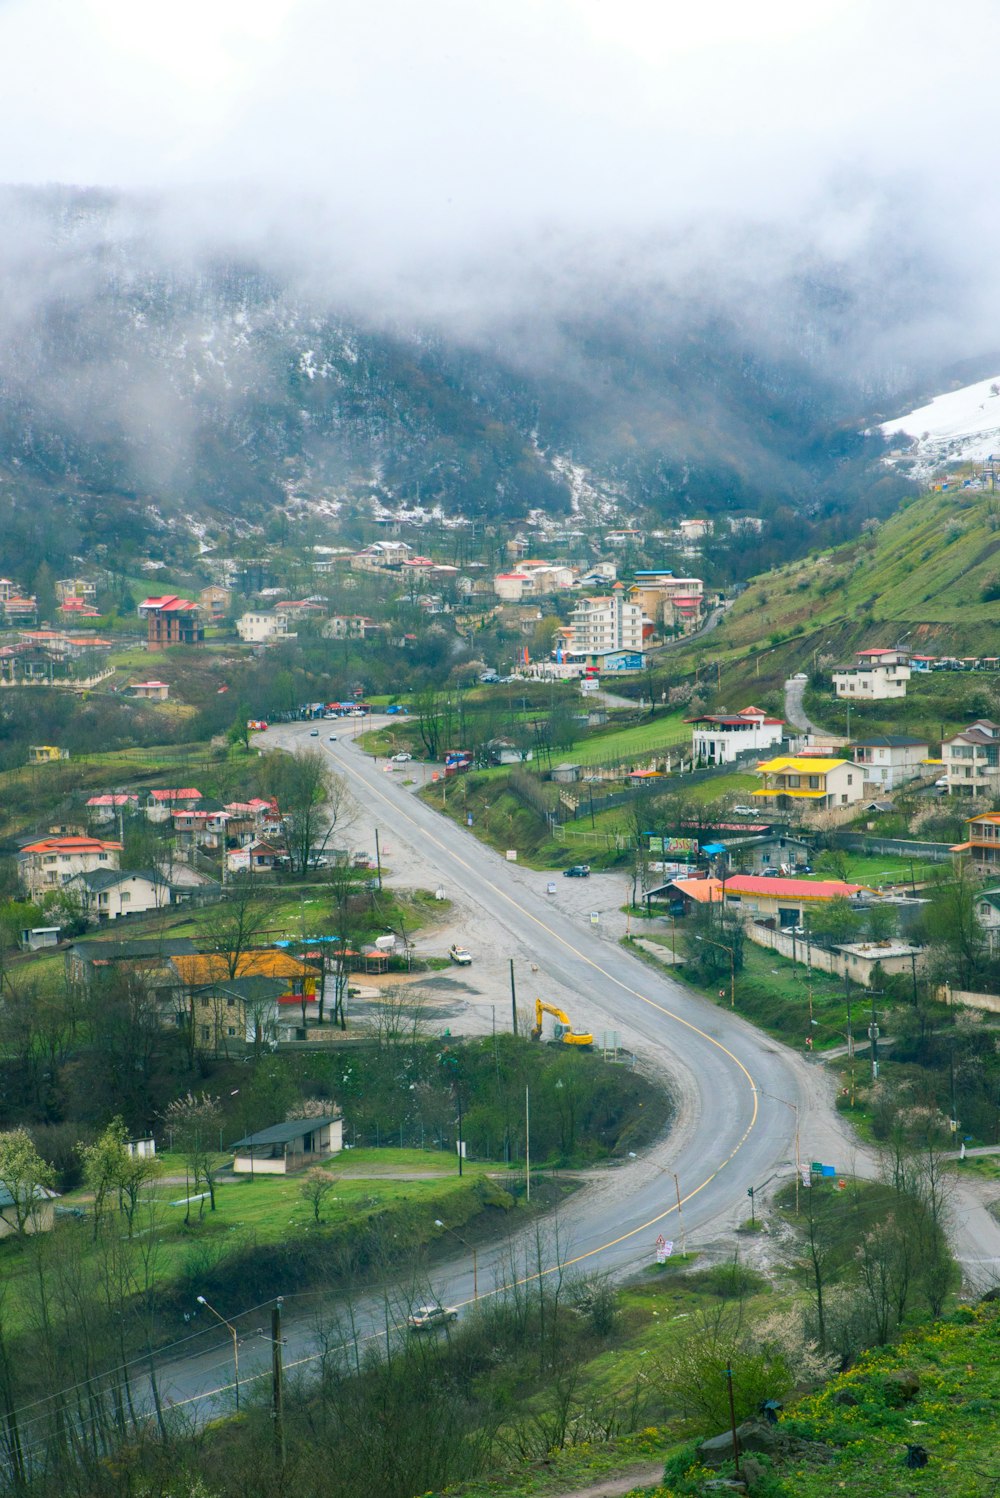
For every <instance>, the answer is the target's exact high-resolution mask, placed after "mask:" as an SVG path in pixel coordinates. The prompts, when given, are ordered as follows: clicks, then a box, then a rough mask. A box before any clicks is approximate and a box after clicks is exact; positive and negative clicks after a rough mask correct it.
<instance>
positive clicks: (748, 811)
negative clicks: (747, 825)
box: [733, 806, 755, 817]
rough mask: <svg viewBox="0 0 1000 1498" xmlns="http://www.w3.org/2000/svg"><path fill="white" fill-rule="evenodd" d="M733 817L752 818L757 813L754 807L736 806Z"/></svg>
mask: <svg viewBox="0 0 1000 1498" xmlns="http://www.w3.org/2000/svg"><path fill="white" fill-rule="evenodd" d="M733 815H734V816H736V817H752V816H754V815H755V813H754V809H753V807H752V806H734V807H733Z"/></svg>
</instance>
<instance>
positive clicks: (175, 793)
mask: <svg viewBox="0 0 1000 1498" xmlns="http://www.w3.org/2000/svg"><path fill="white" fill-rule="evenodd" d="M201 799H202V795H201V791H198V790H195V788H194V787H193V786H187V787H184V788H182V789H180V790H162V791H150V793H149V799H148V800H147V802H146V805H145V807H144V808H143V809H144V811H145V813H146V820H147V821H149V822H169V821H170V818H171V817H172V816H173V814H174V812H175V811H193V810H194V808H195V807H196V806H197V805H198V803H199V802H200V801H201Z"/></svg>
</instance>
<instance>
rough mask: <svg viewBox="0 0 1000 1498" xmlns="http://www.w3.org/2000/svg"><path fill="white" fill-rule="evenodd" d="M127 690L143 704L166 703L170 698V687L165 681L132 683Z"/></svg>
mask: <svg viewBox="0 0 1000 1498" xmlns="http://www.w3.org/2000/svg"><path fill="white" fill-rule="evenodd" d="M125 690H126V691H127V692H128V693H129V695H130V696H132V697H138V698H139V699H140V701H143V702H166V700H167V698H168V697H169V696H170V687H169V686H168V685H167V683H166V682H165V681H132V682H130V683H129V685H128V686H127V687H126V688H125Z"/></svg>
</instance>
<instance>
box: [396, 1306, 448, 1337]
mask: <svg viewBox="0 0 1000 1498" xmlns="http://www.w3.org/2000/svg"><path fill="white" fill-rule="evenodd" d="M457 1320H458V1312H457V1311H456V1309H455V1307H454V1306H443V1305H441V1304H440V1302H438V1303H437V1304H436V1305H432V1306H417V1309H416V1310H415V1311H414V1312H413V1315H412V1316H407V1318H406V1324H407V1326H408V1327H409V1328H410V1331H411V1332H430V1331H434V1330H436V1328H437V1327H439V1326H447V1325H448V1323H449V1322H450V1321H457Z"/></svg>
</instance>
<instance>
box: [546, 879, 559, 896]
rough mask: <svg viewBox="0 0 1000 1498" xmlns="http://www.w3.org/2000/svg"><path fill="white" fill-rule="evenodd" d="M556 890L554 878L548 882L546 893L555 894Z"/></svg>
mask: <svg viewBox="0 0 1000 1498" xmlns="http://www.w3.org/2000/svg"><path fill="white" fill-rule="evenodd" d="M555 892H556V881H555V880H554V879H550V880H549V882H548V884H547V885H546V886H545V893H546V894H547V895H554V894H555Z"/></svg>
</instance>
